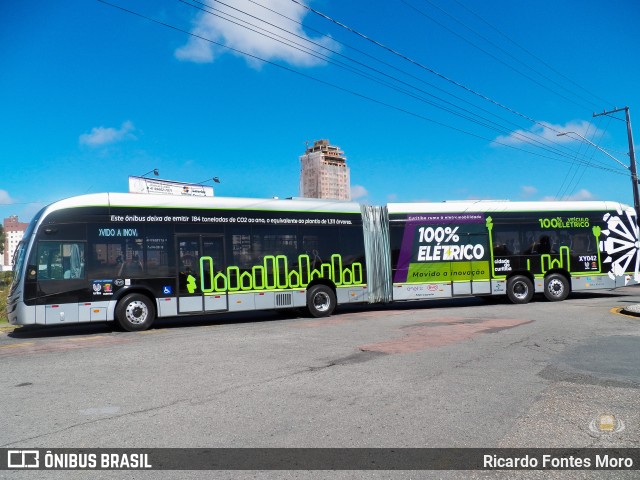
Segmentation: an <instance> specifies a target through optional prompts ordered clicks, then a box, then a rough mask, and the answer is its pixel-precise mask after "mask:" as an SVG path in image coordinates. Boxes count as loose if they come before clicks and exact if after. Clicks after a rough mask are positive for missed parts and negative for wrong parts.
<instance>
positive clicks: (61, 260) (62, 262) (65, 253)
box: [29, 242, 84, 280]
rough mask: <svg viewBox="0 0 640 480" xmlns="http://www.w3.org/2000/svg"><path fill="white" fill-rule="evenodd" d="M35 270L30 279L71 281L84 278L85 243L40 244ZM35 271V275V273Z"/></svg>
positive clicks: (30, 273) (31, 269) (30, 272)
mask: <svg viewBox="0 0 640 480" xmlns="http://www.w3.org/2000/svg"><path fill="white" fill-rule="evenodd" d="M35 260H36V261H35V262H33V263H34V264H35V268H30V269H29V278H34V277H37V278H38V280H69V279H79V278H84V243H79V242H40V243H38V249H37V258H36V259H35ZM33 270H35V274H34V273H33Z"/></svg>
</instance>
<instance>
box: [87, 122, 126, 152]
mask: <svg viewBox="0 0 640 480" xmlns="http://www.w3.org/2000/svg"><path fill="white" fill-rule="evenodd" d="M135 129H136V128H135V127H134V126H133V123H132V122H131V121H129V120H127V121H126V122H124V123H123V124H122V126H121V127H120V128H111V127H109V128H105V127H94V128H92V129H91V133H83V134H82V135H80V139H79V141H80V145H88V146H90V147H100V146H102V145H108V144H110V143H116V142H121V141H123V140H127V139H134V138H136V137H135V136H134V135H133V132H134V131H135Z"/></svg>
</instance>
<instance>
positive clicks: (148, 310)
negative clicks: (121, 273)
mask: <svg viewBox="0 0 640 480" xmlns="http://www.w3.org/2000/svg"><path fill="white" fill-rule="evenodd" d="M155 318H156V313H155V309H154V308H153V305H152V303H151V300H149V297H147V296H145V295H140V294H139V293H130V294H129V295H126V296H125V297H124V298H122V299H121V300H120V301H119V302H118V305H117V306H116V320H117V321H118V324H119V325H120V326H121V327H122V329H123V330H126V331H127V332H139V331H142V330H146V329H147V328H149V327H150V326H151V324H152V323H153V321H154V320H155Z"/></svg>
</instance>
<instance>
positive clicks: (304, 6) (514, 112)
mask: <svg viewBox="0 0 640 480" xmlns="http://www.w3.org/2000/svg"><path fill="white" fill-rule="evenodd" d="M291 1H292V2H293V3H296V4H297V5H300V6H301V7H302V8H304V9H306V10H308V11H310V12H312V13H314V14H316V15H318V16H320V17H322V18H324V19H326V20H328V21H329V22H332V23H334V24H335V25H337V26H339V27H341V28H343V29H345V30H347V31H349V32H351V33H353V34H354V35H357V36H359V37H361V38H362V39H364V40H366V41H368V42H371V43H373V44H374V45H377V46H378V47H380V48H382V49H384V50H386V51H387V52H389V53H391V54H393V55H396V56H397V57H399V58H402V59H403V60H406V61H407V62H410V63H411V64H413V65H415V66H417V67H418V68H421V69H423V70H425V71H427V72H429V73H431V74H433V75H435V76H437V77H439V78H441V79H443V80H445V81H446V82H449V83H451V84H452V85H455V86H457V87H459V88H462V89H464V90H465V91H467V92H468V93H471V94H472V95H475V96H477V97H479V98H482V99H483V100H486V101H488V102H490V103H492V104H494V105H495V106H497V107H500V108H502V109H504V110H507V111H508V112H510V113H512V114H514V115H518V116H519V117H522V118H524V119H526V120H528V121H530V122H532V123H534V124H536V125H540V126H542V127H543V128H550V129H551V130H553V131H554V132H556V133H561V132H560V131H559V130H556V129H554V128H553V127H551V126H548V125H544V124H543V123H541V122H539V121H537V120H535V119H533V118H531V117H529V116H527V115H525V114H523V113H520V112H518V111H516V110H514V109H512V108H510V107H508V106H506V105H503V104H502V103H500V102H498V101H497V100H494V99H492V98H490V97H488V96H486V95H484V94H482V93H480V92H477V91H475V90H474V89H472V88H470V87H467V86H466V85H463V84H462V83H460V82H457V81H456V80H453V79H451V78H449V77H447V76H446V75H444V74H442V73H440V72H437V71H436V70H433V69H432V68H430V67H428V66H426V65H424V64H422V63H420V62H418V61H416V60H413V59H411V58H410V57H408V56H406V55H404V54H402V53H400V52H398V51H396V50H394V49H393V48H391V47H388V46H386V45H384V44H383V43H380V42H378V41H377V40H374V39H373V38H370V37H368V36H367V35H365V34H363V33H360V32H359V31H357V30H355V29H353V28H351V27H349V26H348V25H345V24H343V23H341V22H339V21H338V20H335V19H333V18H331V17H330V16H328V15H326V14H324V13H322V12H320V11H318V10H316V9H314V8H311V7H309V6H307V5H305V4H303V3H301V2H300V1H298V0H291Z"/></svg>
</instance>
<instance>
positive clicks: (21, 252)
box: [9, 207, 46, 295]
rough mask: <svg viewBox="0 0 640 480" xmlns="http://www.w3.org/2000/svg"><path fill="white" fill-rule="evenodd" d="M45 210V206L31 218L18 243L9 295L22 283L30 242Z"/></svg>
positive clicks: (14, 255)
mask: <svg viewBox="0 0 640 480" xmlns="http://www.w3.org/2000/svg"><path fill="white" fill-rule="evenodd" d="M45 208H46V207H45ZM44 210H45V209H44V208H43V209H42V210H40V211H39V212H38V213H37V214H36V216H35V217H33V220H31V223H30V224H29V226H28V227H27V229H26V230H25V232H24V236H23V237H22V241H21V242H20V243H18V246H17V247H16V251H15V253H14V254H13V262H12V263H13V277H12V279H11V287H10V289H9V295H11V294H13V292H14V290H15V289H16V287H17V286H18V284H19V283H20V280H21V279H22V273H23V270H24V262H25V257H26V256H27V250H28V249H29V243H30V240H31V238H32V236H33V235H34V232H35V228H36V225H37V224H38V220H40V217H41V216H42V213H43V212H44Z"/></svg>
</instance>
